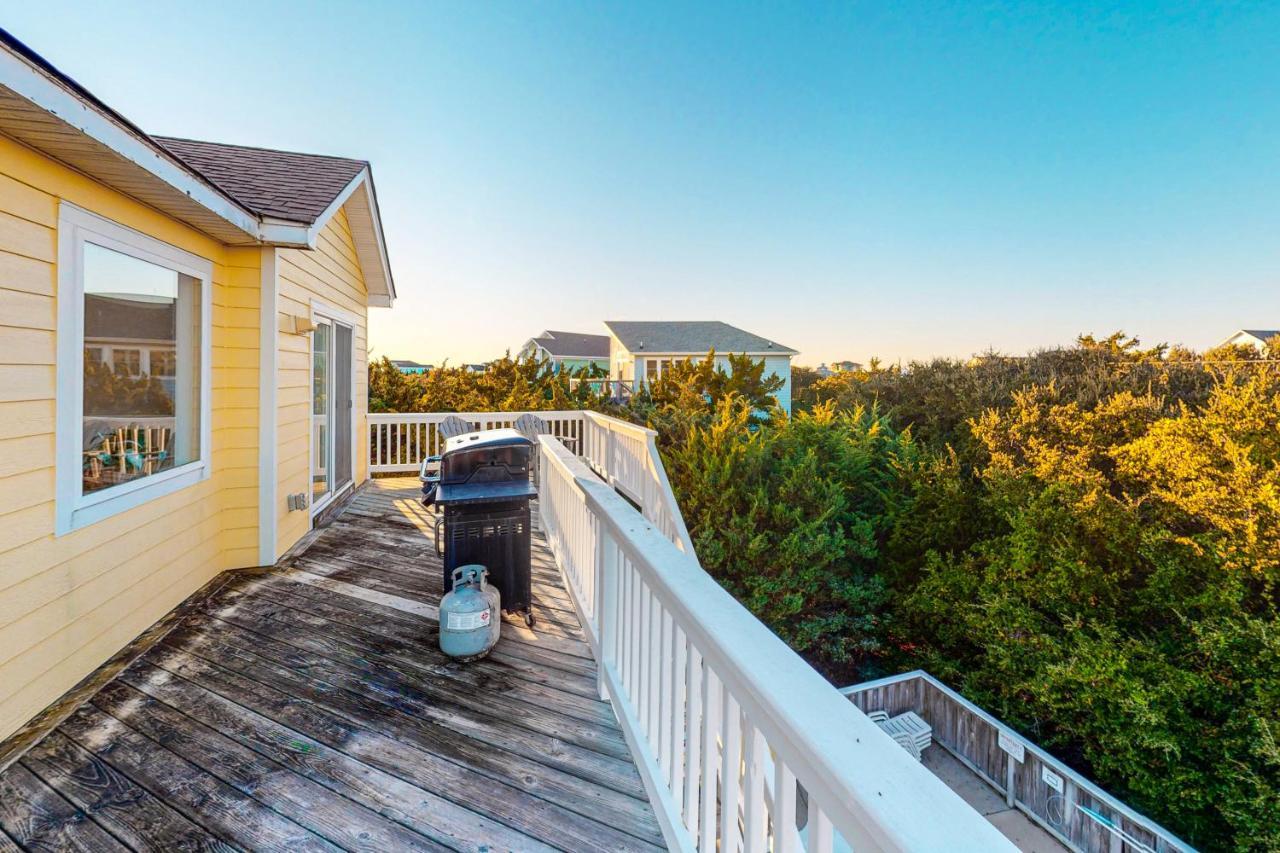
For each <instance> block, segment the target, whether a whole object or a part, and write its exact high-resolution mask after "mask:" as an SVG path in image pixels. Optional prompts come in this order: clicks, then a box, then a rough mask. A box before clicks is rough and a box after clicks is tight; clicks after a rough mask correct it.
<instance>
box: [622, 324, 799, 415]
mask: <svg viewBox="0 0 1280 853" xmlns="http://www.w3.org/2000/svg"><path fill="white" fill-rule="evenodd" d="M605 327H606V328H608V330H609V363H610V365H611V372H612V376H613V378H614V379H618V380H621V381H623V382H628V383H634V385H635V387H640V386H641V385H643V384H644V383H646V382H652V381H653V380H654V379H657V378H658V377H659V376H661V375H662V372H663V371H664V370H666V369H667V368H669V367H670V366H671V364H672V363H673V362H677V361H687V360H689V359H697V358H699V357H702V356H705V355H706V354H707V352H708V351H710V350H715V351H716V364H717V365H718V366H722V367H724V368H725V369H726V370H727V369H728V366H729V358H728V357H729V355H730V354H733V355H748V356H751V357H752V358H755V359H763V360H764V363H765V375H766V376H769V375H774V376H781V377H782V379H783V381H784V384H783V386H782V388H781V389H780V390H779V391H778V393H777V399H778V405H780V406H782V408H783V409H785V410H786V411H787V414H790V413H791V359H792V357H793V356H795V355H796V351H795V350H793V349H791V348H790V347H785V346H783V345H782V344H780V343H777V342H776V341H771V340H769V339H768V338H762V337H760V336H759V335H754V334H752V333H751V332H746V331H743V330H742V329H739V328H736V327H734V326H730V325H729V324H728V323H721V322H720V321H718V320H692V321H691V320H683V321H672V322H646V321H621V320H610V321H607V322H606V323H605Z"/></svg>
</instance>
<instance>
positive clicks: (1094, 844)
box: [840, 670, 1193, 853]
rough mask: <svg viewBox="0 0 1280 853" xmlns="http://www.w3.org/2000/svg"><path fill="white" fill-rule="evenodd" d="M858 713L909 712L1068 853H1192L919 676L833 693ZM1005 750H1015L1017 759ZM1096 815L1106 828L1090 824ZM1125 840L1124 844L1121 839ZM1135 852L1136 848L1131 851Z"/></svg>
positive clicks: (936, 682)
mask: <svg viewBox="0 0 1280 853" xmlns="http://www.w3.org/2000/svg"><path fill="white" fill-rule="evenodd" d="M840 692H841V693H843V694H845V695H846V696H848V697H849V699H850V701H852V702H853V704H855V705H857V706H858V708H860V709H861V710H863V711H881V710H882V711H887V712H888V713H889V714H893V715H896V714H901V713H902V712H904V711H914V712H915V713H917V714H919V715H920V716H921V717H923V718H924V719H925V720H926V721H927V722H928V723H929V724H930V725H931V726H932V727H933V740H934V743H936V744H940V745H941V746H942V747H943V748H944V749H946V750H947V751H948V752H950V753H951V754H952V755H954V756H955V757H956V758H958V759H959V760H960V761H961V763H963V764H964V765H965V766H967V767H968V768H969V769H970V770H972V771H973V772H974V773H976V774H977V775H978V776H979V777H981V778H982V779H983V780H985V781H986V782H987V783H988V784H989V785H991V786H992V787H993V788H995V789H996V790H997V791H999V792H1000V793H1001V794H1004V795H1005V800H1006V802H1007V803H1008V804H1009V805H1010V806H1013V807H1016V808H1018V809H1019V810H1021V811H1022V812H1024V813H1026V814H1027V816H1029V817H1030V818H1031V819H1032V820H1034V821H1035V822H1036V823H1038V824H1040V825H1041V826H1042V827H1044V828H1045V829H1046V830H1048V831H1049V832H1050V833H1051V834H1052V835H1053V836H1054V837H1056V838H1057V839H1058V840H1059V841H1061V842H1063V843H1064V844H1066V845H1067V846H1068V847H1069V848H1071V849H1072V850H1079V851H1084V853H1112V851H1121V850H1125V851H1129V853H1137V851H1141V850H1143V849H1144V848H1145V849H1147V850H1154V851H1156V853H1180V851H1189V850H1192V849H1193V848H1192V847H1191V846H1190V845H1189V844H1187V843H1186V842H1184V841H1182V840H1181V839H1180V838H1178V837H1177V836H1176V835H1174V834H1173V833H1171V832H1169V830H1167V829H1165V828H1164V827H1162V826H1161V825H1160V824H1158V823H1156V822H1155V821H1153V820H1151V819H1150V818H1148V817H1144V816H1143V815H1141V814H1139V813H1138V812H1136V811H1134V810H1133V809H1131V808H1129V807H1128V806H1126V805H1125V804H1124V803H1122V802H1120V801H1119V800H1117V799H1116V798H1115V797H1113V796H1111V795H1110V794H1108V793H1107V792H1106V791H1104V790H1102V789H1101V788H1100V787H1098V786H1097V785H1095V784H1094V783H1092V782H1090V781H1089V780H1088V779H1086V778H1084V777H1083V776H1081V775H1080V774H1079V773H1077V772H1076V771H1074V770H1072V769H1071V768H1070V767H1068V766H1067V765H1066V764H1065V763H1063V762H1062V761H1059V760H1058V759H1056V758H1054V757H1053V756H1052V755H1050V754H1049V753H1047V752H1045V751H1044V750H1043V749H1041V748H1040V747H1038V746H1036V745H1035V744H1034V743H1031V742H1030V741H1027V740H1025V739H1024V738H1022V737H1021V736H1020V735H1018V734H1017V733H1016V732H1014V731H1013V730H1012V729H1011V728H1009V727H1008V726H1006V725H1004V724H1003V723H1001V722H1000V721H999V720H997V719H996V718H995V717H993V716H991V715H990V714H988V713H987V712H986V711H984V710H982V709H981V708H979V707H978V706H977V705H975V704H973V703H972V702H970V701H969V700H968V699H965V698H964V697H963V696H961V695H960V694H959V693H957V692H956V691H954V690H952V689H951V688H950V687H948V686H947V685H945V684H943V683H942V682H941V681H939V680H938V679H936V678H934V677H933V676H932V675H930V674H929V673H927V672H925V671H924V670H913V671H912V672H906V673H902V674H901V675H894V676H890V677H889V678H881V679H879V680H877V681H868V682H865V683H863V684H855V685H853V686H851V687H845V688H842V689H841V690H840ZM1002 741H1003V744H1004V746H1008V747H1009V750H1011V751H1012V752H1014V753H1017V752H1018V751H1019V750H1021V752H1022V754H1023V758H1022V760H1021V761H1019V760H1017V759H1016V758H1015V757H1014V756H1013V755H1011V754H1010V751H1007V750H1006V749H1005V748H1004V746H1002ZM1078 806H1083V807H1084V808H1086V809H1089V810H1090V811H1092V812H1094V813H1095V814H1097V815H1099V816H1100V817H1102V818H1103V819H1104V820H1106V821H1110V822H1111V824H1112V826H1111V827H1108V826H1106V825H1105V824H1103V823H1101V822H1099V821H1098V820H1096V819H1094V818H1093V817H1091V816H1090V815H1089V814H1088V812H1085V811H1083V810H1082V809H1081V808H1078ZM1126 836H1127V837H1128V838H1129V839H1132V841H1131V842H1130V841H1125V837H1126ZM1138 845H1141V846H1138Z"/></svg>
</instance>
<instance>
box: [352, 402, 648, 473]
mask: <svg viewBox="0 0 1280 853" xmlns="http://www.w3.org/2000/svg"><path fill="white" fill-rule="evenodd" d="M523 414H525V413H524V412H410V413H405V414H371V415H369V416H368V417H369V472H370V473H371V474H391V473H403V472H410V471H412V472H417V470H418V466H419V465H421V464H422V460H423V459H425V458H427V457H428V456H435V455H437V454H439V453H440V451H442V450H444V437H443V436H441V435H440V423H441V421H443V420H444V419H445V418H451V417H453V418H462V419H463V420H464V421H466V422H467V423H469V424H471V426H472V427H474V428H475V429H477V430H486V429H499V428H502V427H511V426H514V425H515V421H516V418H518V417H520V416H521V415H523ZM532 414H535V415H537V416H538V417H540V418H542V419H543V420H544V421H546V422H547V425H548V426H549V427H550V428H551V432H552V434H553V435H556V436H561V437H566V438H571V439H577V438H579V437H580V436H581V435H582V412H533V413H532ZM637 429H639V427H637Z"/></svg>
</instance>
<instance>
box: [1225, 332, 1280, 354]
mask: <svg viewBox="0 0 1280 853" xmlns="http://www.w3.org/2000/svg"><path fill="white" fill-rule="evenodd" d="M1276 335H1280V329H1240V330H1239V331H1237V332H1236V333H1235V334H1234V335H1232V336H1231V337H1229V338H1227V339H1226V340H1225V341H1223V342H1222V343H1220V344H1218V346H1220V347H1225V346H1238V347H1253V348H1254V349H1256V350H1257V351H1258V352H1262V351H1263V350H1265V349H1266V347H1267V341H1269V340H1271V339H1272V338H1274V337H1275V336H1276Z"/></svg>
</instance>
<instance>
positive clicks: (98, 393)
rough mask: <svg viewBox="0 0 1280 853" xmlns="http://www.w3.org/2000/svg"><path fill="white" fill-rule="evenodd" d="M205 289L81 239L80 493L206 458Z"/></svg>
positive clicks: (179, 275)
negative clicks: (202, 391)
mask: <svg viewBox="0 0 1280 853" xmlns="http://www.w3.org/2000/svg"><path fill="white" fill-rule="evenodd" d="M200 287H201V284H200V280H199V279H196V278H193V277H192V276H188V275H185V274H182V273H179V272H177V271H175V270H171V269H168V268H166V267H162V266H159V265H157V264H153V263H149V262H147V261H144V260H141V259H139V258H135V257H132V256H130V255H125V254H123V253H121V252H116V251H113V250H111V249H107V248H105V247H102V246H98V245H95V244H93V243H86V244H85V246H84V365H83V367H84V397H83V401H84V411H83V478H82V483H83V491H84V493H86V494H88V493H90V492H96V491H100V490H102V489H107V488H111V487H112V486H117V485H120V484H122V483H127V482H130V481H132V480H136V479H138V478H140V477H148V476H151V475H154V474H157V473H160V472H161V471H165V470H168V469H170V468H174V467H177V466H179V465H185V464H186V463H188V462H193V461H195V460H197V459H199V458H200V310H201V307H200Z"/></svg>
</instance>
